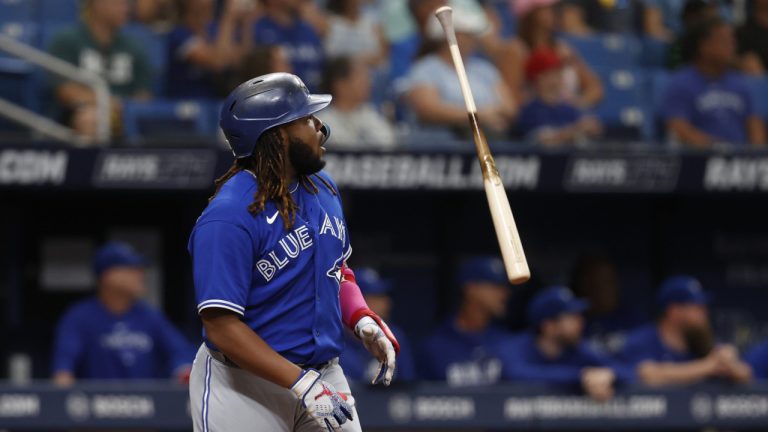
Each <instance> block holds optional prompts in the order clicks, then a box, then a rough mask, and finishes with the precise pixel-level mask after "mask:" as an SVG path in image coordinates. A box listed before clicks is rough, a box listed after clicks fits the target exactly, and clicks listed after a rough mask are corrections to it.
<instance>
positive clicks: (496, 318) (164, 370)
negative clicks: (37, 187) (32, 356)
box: [51, 242, 768, 401]
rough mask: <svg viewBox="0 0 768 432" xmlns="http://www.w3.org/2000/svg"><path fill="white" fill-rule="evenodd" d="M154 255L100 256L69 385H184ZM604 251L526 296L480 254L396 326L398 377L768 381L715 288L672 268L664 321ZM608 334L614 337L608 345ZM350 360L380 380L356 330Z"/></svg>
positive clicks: (180, 347) (350, 367) (57, 353)
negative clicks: (625, 288)
mask: <svg viewBox="0 0 768 432" xmlns="http://www.w3.org/2000/svg"><path fill="white" fill-rule="evenodd" d="M147 265H148V261H147V260H146V259H145V258H144V257H143V256H142V255H140V254H139V253H138V252H136V251H135V250H134V249H133V248H132V247H131V246H129V245H127V244H125V243H115V242H113V243H108V244H106V245H104V246H103V247H101V248H100V249H99V250H98V251H97V252H96V255H95V257H94V260H93V269H94V273H95V275H96V280H97V281H98V284H97V289H96V293H95V295H94V296H92V297H89V298H86V299H84V300H80V301H79V302H77V303H76V304H74V305H71V306H70V308H69V310H68V311H67V312H66V313H65V314H64V315H63V316H62V317H61V318H60V321H59V324H58V328H57V331H56V341H55V347H54V350H53V359H52V361H51V364H52V376H53V380H54V382H55V383H57V384H59V385H70V384H72V383H74V382H75V381H76V380H77V379H163V378H168V377H171V378H173V379H176V380H180V381H182V382H184V381H185V380H187V379H188V378H189V370H190V365H191V362H192V359H193V357H194V347H193V344H192V343H191V342H190V341H187V340H185V339H184V337H183V336H182V335H181V334H180V333H179V331H178V330H176V329H175V328H174V327H173V325H172V324H170V323H169V322H168V321H167V320H166V319H165V318H164V317H163V315H162V313H160V312H158V311H157V310H155V309H154V308H152V307H150V306H149V305H148V304H146V303H145V302H144V301H142V300H140V298H141V296H142V295H143V294H144V282H143V277H144V268H145V266H147ZM612 272H613V270H612V269H611V267H610V265H609V264H608V263H607V262H606V261H604V260H601V259H599V258H589V259H586V260H585V261H584V262H582V263H580V264H579V265H577V269H576V270H575V271H574V272H573V277H572V280H571V284H572V285H574V286H575V287H576V294H574V292H573V291H571V290H570V289H569V288H567V287H565V286H548V287H543V288H541V289H538V290H535V291H534V292H532V293H528V295H527V296H523V297H528V298H516V297H520V292H517V291H515V290H513V288H512V287H511V286H510V285H509V283H508V281H507V278H506V273H505V270H504V265H503V263H502V262H501V260H500V259H499V258H496V257H487V256H478V257H472V258H468V259H466V260H464V261H463V262H462V263H461V265H460V266H459V269H458V272H457V275H456V283H457V285H458V287H459V295H458V298H459V302H458V304H457V305H456V307H455V309H454V311H453V313H451V314H450V315H449V318H448V319H447V320H445V321H444V322H443V323H442V324H440V325H438V326H437V327H436V328H435V329H434V330H432V332H431V333H430V334H428V335H427V336H426V337H425V338H424V340H419V341H418V342H419V343H414V344H412V343H411V341H409V337H408V335H407V334H406V333H405V332H403V330H401V329H400V328H399V327H398V326H397V325H396V323H393V325H391V328H392V331H393V332H394V333H395V334H396V336H397V338H398V340H399V341H400V354H399V357H398V369H397V372H396V375H395V379H396V380H397V381H400V382H412V381H416V380H433V381H445V382H447V383H448V384H449V385H451V386H483V385H492V384H494V383H498V382H504V381H508V382H519V383H534V384H544V385H549V386H552V387H555V388H560V389H563V390H570V391H583V392H584V393H586V394H587V395H589V396H590V397H592V398H594V399H595V400H598V401H605V400H608V399H610V398H611V397H612V396H613V395H614V393H615V391H616V389H617V388H620V387H621V386H627V385H632V384H636V383H640V384H643V385H646V386H650V387H661V386H680V385H688V384H695V383H698V382H704V381H710V380H712V381H722V382H733V383H737V384H745V383H749V382H751V381H752V380H755V379H766V378H768V354H766V353H768V348H767V347H768V341H766V342H764V343H762V344H760V343H758V344H756V345H755V346H754V347H752V348H751V349H750V350H749V352H748V353H747V354H746V355H745V356H743V357H742V356H741V355H740V354H739V353H738V351H737V349H736V348H735V347H734V345H733V344H731V343H730V342H729V341H723V340H718V339H717V337H715V336H714V335H715V334H716V332H715V329H713V325H712V322H711V319H710V316H709V312H708V305H709V303H710V296H709V294H708V293H707V292H706V291H705V290H704V289H703V287H702V286H701V284H700V283H699V281H698V280H697V279H695V278H694V277H692V276H687V275H677V276H671V277H669V278H667V279H666V280H664V281H663V282H662V284H661V286H660V287H659V289H658V291H657V296H656V307H657V311H658V314H657V318H656V319H655V320H652V321H649V320H647V319H643V318H639V317H637V316H635V315H637V313H638V312H639V311H637V310H634V311H630V312H629V313H628V312H627V311H624V310H620V308H619V307H618V304H619V302H618V293H617V292H616V289H617V288H616V286H615V281H614V280H613V279H615V274H613V273H612ZM356 279H357V282H358V284H359V285H360V288H361V290H362V292H363V294H364V297H365V300H366V302H367V303H368V305H369V306H370V307H371V309H372V310H374V311H375V312H376V313H377V314H379V315H380V316H381V317H383V318H384V319H387V320H389V319H390V318H391V310H392V308H393V307H396V305H393V303H392V299H391V297H390V292H391V290H392V289H393V284H392V281H391V280H389V279H387V278H384V277H382V276H380V275H379V273H378V272H377V271H376V270H375V269H373V268H366V267H362V268H358V269H357V271H356ZM512 299H514V300H517V302H518V303H523V305H524V309H525V313H524V316H525V321H524V322H523V323H520V324H518V325H510V324H509V323H508V322H505V321H506V318H508V312H507V305H509V304H510V303H511V302H510V300H512ZM606 341H610V342H609V343H606ZM340 363H341V364H342V365H343V367H344V371H345V373H346V374H347V376H348V377H349V378H350V379H351V380H354V381H359V382H370V381H371V380H372V379H373V378H374V377H375V375H376V373H377V368H378V361H377V360H376V359H375V358H373V357H372V356H371V354H369V353H368V352H367V351H366V350H365V348H363V347H362V345H361V344H360V343H359V341H357V340H356V337H355V336H354V335H353V334H352V333H351V332H348V334H347V340H346V343H345V349H344V351H343V352H342V354H341V357H340Z"/></svg>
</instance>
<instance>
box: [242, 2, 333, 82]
mask: <svg viewBox="0 0 768 432" xmlns="http://www.w3.org/2000/svg"><path fill="white" fill-rule="evenodd" d="M253 37H254V40H255V41H256V42H257V43H260V44H262V45H279V46H281V47H282V48H283V49H284V50H285V53H286V55H287V56H288V61H290V62H291V67H292V68H293V73H294V74H296V75H298V76H299V78H301V79H302V81H304V83H306V85H307V87H309V89H310V90H313V91H317V89H318V88H319V87H320V80H321V78H322V77H321V75H322V69H323V41H322V39H320V36H318V35H317V32H316V31H315V29H313V28H312V26H311V25H309V23H307V22H306V21H304V20H302V19H296V20H294V22H293V23H292V24H290V25H288V26H284V25H282V24H280V23H278V22H277V21H275V20H274V19H272V18H271V17H269V16H263V17H261V18H260V19H259V20H257V21H256V22H255V23H254V24H253Z"/></svg>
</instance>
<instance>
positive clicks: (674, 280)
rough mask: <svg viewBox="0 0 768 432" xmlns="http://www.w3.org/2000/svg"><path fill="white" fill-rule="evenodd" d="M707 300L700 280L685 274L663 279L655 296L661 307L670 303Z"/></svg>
mask: <svg viewBox="0 0 768 432" xmlns="http://www.w3.org/2000/svg"><path fill="white" fill-rule="evenodd" d="M709 300H710V298H709V295H708V294H707V293H705V292H704V289H703V288H702V287H701V282H699V281H698V279H696V278H694V277H692V276H686V275H678V276H672V277H669V278H667V279H665V280H664V282H662V283H661V287H660V288H659V294H658V296H657V297H656V301H657V303H658V304H659V306H660V307H662V308H666V307H667V306H669V305H671V304H708V303H709Z"/></svg>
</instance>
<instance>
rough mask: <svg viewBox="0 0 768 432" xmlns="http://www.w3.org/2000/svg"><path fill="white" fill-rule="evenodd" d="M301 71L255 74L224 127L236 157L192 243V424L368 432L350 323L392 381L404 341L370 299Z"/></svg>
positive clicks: (325, 131) (232, 99)
mask: <svg viewBox="0 0 768 432" xmlns="http://www.w3.org/2000/svg"><path fill="white" fill-rule="evenodd" d="M330 101H331V96H329V95H312V94H310V93H309V91H308V90H307V88H306V86H305V85H304V83H303V82H302V81H301V80H300V79H299V78H298V77H296V76H295V75H291V74H287V73H275V74H268V75H263V76H260V77H257V78H254V79H252V80H249V81H246V82H245V83H243V84H241V85H240V86H239V87H237V88H236V89H235V90H234V91H233V92H232V93H231V94H230V95H229V96H228V97H227V99H226V100H225V102H224V105H223V107H222V111H221V119H220V126H221V128H222V130H223V132H224V134H225V136H226V138H227V140H228V142H229V145H230V147H231V149H232V152H233V153H234V155H235V158H236V160H235V162H234V164H233V166H232V167H231V168H230V169H229V171H227V173H226V174H224V176H222V177H221V178H219V179H218V180H217V181H216V192H215V194H214V196H213V197H212V199H211V200H210V202H209V204H208V207H207V208H206V209H205V211H203V214H202V215H201V216H200V218H199V219H198V220H197V223H196V225H195V227H194V229H193V231H192V235H191V237H190V240H189V251H190V253H191V255H192V261H193V270H194V283H195V291H196V299H197V307H198V313H199V315H200V318H201V319H202V322H203V327H204V330H203V339H204V343H203V344H202V345H201V347H200V349H199V350H198V353H197V356H196V359H195V363H194V366H193V369H192V376H191V377H190V398H191V404H192V407H191V411H192V418H193V422H194V430H195V431H227V432H232V431H235V432H236V431H246V430H247V431H252V430H260V431H297V432H306V431H319V430H326V429H327V430H344V431H359V430H361V428H360V422H359V419H358V417H357V415H356V411H355V406H354V399H353V397H352V395H351V394H350V388H349V385H348V383H347V381H346V379H345V378H344V374H343V372H342V370H341V367H340V366H339V364H338V356H339V353H340V352H341V349H342V345H343V340H344V337H343V332H342V331H343V327H342V326H344V325H346V326H347V327H348V328H350V329H352V330H353V331H354V333H355V334H356V335H357V336H358V337H359V338H360V339H361V340H362V343H363V344H364V345H365V347H366V348H367V349H368V350H369V351H370V352H371V353H372V354H373V355H374V357H376V358H377V359H378V360H379V361H380V369H379V372H378V374H377V376H376V379H375V380H374V383H379V382H381V383H383V384H384V385H389V383H390V381H391V380H392V375H393V373H394V369H395V355H396V353H397V351H398V350H399V346H398V343H397V340H396V339H395V337H394V336H393V335H392V333H391V332H390V331H389V329H388V328H387V326H386V324H384V322H383V321H382V320H381V319H380V318H379V317H378V316H377V315H376V314H375V313H373V312H372V311H371V310H370V309H369V308H368V306H367V305H366V303H365V300H364V299H363V296H362V294H361V293H360V288H359V287H358V286H357V284H356V283H355V278H354V273H353V272H352V270H351V269H350V268H349V267H347V265H346V260H347V259H348V258H349V256H350V254H351V253H352V249H351V247H350V241H349V235H348V231H347V227H346V223H345V221H344V215H343V213H342V206H341V201H340V199H339V192H338V189H337V187H336V185H335V184H334V182H333V180H332V179H331V178H330V177H329V176H328V174H326V173H325V172H323V171H322V168H323V166H324V165H325V162H324V161H323V159H322V156H323V153H324V152H325V148H324V147H323V144H325V142H326V141H327V140H328V136H329V133H330V129H329V128H328V126H326V125H324V124H323V123H322V122H321V121H320V120H319V119H318V118H317V117H315V113H317V112H318V111H320V110H321V109H323V108H325V107H326V106H328V104H329V103H330Z"/></svg>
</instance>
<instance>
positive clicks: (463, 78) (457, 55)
mask: <svg viewBox="0 0 768 432" xmlns="http://www.w3.org/2000/svg"><path fill="white" fill-rule="evenodd" d="M435 16H436V17H437V20H438V21H440V25H441V26H443V31H444V32H445V38H446V40H447V41H448V49H449V50H450V52H451V59H453V64H454V65H455V66H456V73H457V74H458V75H459V86H460V87H461V94H462V95H463V96H464V104H465V105H466V106H467V111H469V112H470V113H477V107H476V106H475V98H474V96H472V89H470V87H469V78H467V71H466V69H465V68H464V60H463V59H462V58H461V52H460V51H459V43H458V42H457V41H456V30H455V29H454V28H453V9H451V7H450V6H443V7H441V8H439V9H437V10H436V11H435Z"/></svg>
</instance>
